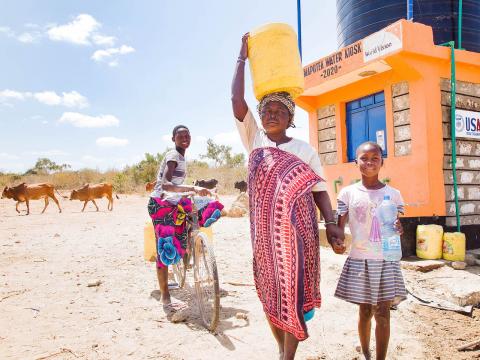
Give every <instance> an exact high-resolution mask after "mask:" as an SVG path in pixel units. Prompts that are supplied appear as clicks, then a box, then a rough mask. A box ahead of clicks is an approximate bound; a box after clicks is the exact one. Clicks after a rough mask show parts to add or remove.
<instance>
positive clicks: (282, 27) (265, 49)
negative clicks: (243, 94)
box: [248, 23, 305, 100]
mask: <svg viewBox="0 0 480 360" xmlns="http://www.w3.org/2000/svg"><path fill="white" fill-rule="evenodd" d="M248 61H249V63H250V74H251V76H252V83H253V91H254V93H255V97H256V98H257V100H260V99H261V98H262V97H264V96H265V95H267V94H270V93H272V92H280V91H286V92H288V93H290V95H291V96H292V97H293V98H296V97H297V96H298V95H300V94H301V93H302V92H303V89H304V86H305V85H304V78H303V68H302V61H301V59H300V53H299V51H298V43H297V35H296V34H295V31H294V30H293V29H292V28H291V27H290V26H289V25H287V24H282V23H272V24H266V25H264V26H261V27H259V28H257V29H254V30H252V31H251V32H250V37H249V38H248Z"/></svg>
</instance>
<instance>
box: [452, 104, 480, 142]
mask: <svg viewBox="0 0 480 360" xmlns="http://www.w3.org/2000/svg"><path fill="white" fill-rule="evenodd" d="M455 131H456V136H457V137H462V138H471V139H477V140H480V112H476V111H468V110H459V109H456V111H455Z"/></svg>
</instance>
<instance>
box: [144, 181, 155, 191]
mask: <svg viewBox="0 0 480 360" xmlns="http://www.w3.org/2000/svg"><path fill="white" fill-rule="evenodd" d="M156 183H157V182H156V181H150V182H147V183H146V184H145V190H146V191H147V192H152V191H153V188H154V187H155V185H156Z"/></svg>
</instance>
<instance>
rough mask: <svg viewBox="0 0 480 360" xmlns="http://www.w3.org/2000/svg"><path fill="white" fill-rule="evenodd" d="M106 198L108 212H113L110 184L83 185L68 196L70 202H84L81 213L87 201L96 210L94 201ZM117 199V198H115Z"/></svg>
mask: <svg viewBox="0 0 480 360" xmlns="http://www.w3.org/2000/svg"><path fill="white" fill-rule="evenodd" d="M103 197H106V198H107V199H108V210H110V211H112V210H113V197H112V184H109V183H100V184H92V185H90V184H85V185H83V187H82V188H80V189H78V190H72V193H71V194H70V200H80V201H84V202H85V203H84V204H83V209H82V212H83V211H84V210H85V206H87V203H88V202H89V201H91V202H93V205H95V207H96V208H97V211H98V206H97V203H96V202H95V199H101V198H103ZM117 199H118V196H117Z"/></svg>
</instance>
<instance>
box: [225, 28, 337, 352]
mask: <svg viewBox="0 0 480 360" xmlns="http://www.w3.org/2000/svg"><path fill="white" fill-rule="evenodd" d="M248 41H249V34H248V33H247V34H245V35H244V36H243V38H242V45H241V48H240V54H239V56H238V59H237V64H236V68H235V74H234V78H233V83H232V107H233V114H234V116H235V119H236V125H237V128H238V131H239V133H240V137H241V139H242V142H243V144H244V146H245V147H246V149H247V150H248V152H249V153H250V159H249V164H248V188H249V203H250V223H251V240H252V249H253V273H254V279H255V286H256V290H257V294H258V297H259V298H260V301H261V302H262V305H263V310H264V311H265V315H266V317H267V321H268V323H269V325H270V328H271V331H272V334H273V336H274V338H275V340H276V341H277V344H278V351H279V356H280V359H293V358H294V357H295V352H296V349H297V346H298V343H299V341H302V340H305V339H306V338H307V337H308V332H307V326H306V321H308V320H309V319H311V318H312V317H313V315H314V311H315V308H318V307H320V304H321V296H320V284H319V282H320V257H319V244H320V242H319V232H318V224H317V218H316V209H315V205H316V207H317V208H318V209H319V210H320V211H321V213H322V215H323V217H324V218H325V225H326V232H327V238H328V241H329V243H330V244H331V245H332V247H333V249H334V251H335V252H336V253H343V252H344V251H345V246H344V234H343V230H342V229H340V228H339V227H338V226H337V224H336V222H335V220H334V215H333V212H332V207H331V204H330V199H329V196H328V193H327V191H326V185H325V182H324V180H323V170H322V166H321V164H320V159H319V157H318V154H317V152H316V151H315V150H314V149H313V148H312V147H311V146H310V145H309V144H307V143H306V142H304V141H301V140H298V139H295V138H291V137H289V136H288V135H287V129H288V128H290V127H293V126H294V113H295V103H294V102H293V99H292V97H291V96H290V94H288V93H287V92H272V93H268V94H266V95H264V96H262V97H261V98H260V99H259V100H260V103H259V104H258V107H257V110H258V114H259V116H260V119H261V125H262V128H263V129H262V128H260V127H259V126H258V125H257V122H256V120H255V118H254V115H253V114H252V112H251V111H250V109H249V108H248V105H247V103H246V101H245V98H244V87H245V84H244V83H245V82H244V69H245V62H246V61H247V59H248V56H249V53H248V51H249V50H248V47H249V46H248Z"/></svg>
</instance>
